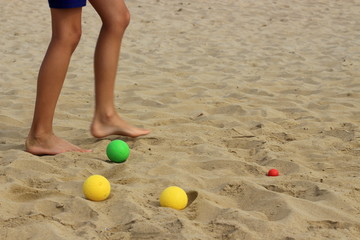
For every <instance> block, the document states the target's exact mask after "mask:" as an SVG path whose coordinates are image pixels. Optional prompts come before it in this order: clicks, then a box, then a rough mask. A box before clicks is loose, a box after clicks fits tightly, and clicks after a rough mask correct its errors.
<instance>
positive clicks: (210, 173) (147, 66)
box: [0, 0, 360, 240]
mask: <svg viewBox="0 0 360 240" xmlns="http://www.w3.org/2000/svg"><path fill="white" fill-rule="evenodd" d="M0 3H1V5H2V7H1V9H0V33H1V37H0V52H1V58H0V84H1V88H0V92H1V94H0V105H1V113H0V183H1V184H0V193H1V194H0V235H1V239H17V240H18V239H72V240H76V239H189V240H195V239H196V240H200V239H201V240H202V239H205V240H206V239H250V240H252V239H259V240H260V239H281V240H293V239H296V240H299V239H300V240H301V239H304V240H305V239H306V240H308V239H359V238H360V237H359V236H360V202H359V200H360V136H359V124H360V107H359V105H360V80H359V78H360V71H359V69H360V35H359V32H360V17H359V12H360V2H359V1H356V0H353V1H351V0H347V1H336V0H318V1H310V0H293V1H286V0H268V1H267V0H259V1H253V0H220V1H219V0H217V1H215V0H207V1H187V0H171V1H165V0H131V1H130V0H129V1H127V5H128V7H129V9H130V11H131V14H132V20H131V24H130V26H129V28H128V30H127V32H126V35H125V38H124V40H123V46H122V53H121V59H120V64H119V70H118V77H117V84H116V103H117V108H118V110H119V112H120V113H121V115H122V116H123V118H124V119H126V120H127V121H129V122H131V123H132V124H134V125H137V126H141V127H144V128H148V129H151V130H152V133H151V134H150V135H148V136H144V137H140V138H138V139H130V138H124V137H119V136H111V137H108V138H105V139H95V138H93V137H92V136H91V135H90V133H89V125H90V123H91V118H92V114H93V108H94V94H93V71H92V57H93V50H94V46H95V43H96V38H97V33H98V30H99V28H100V24H101V22H100V20H99V18H98V17H97V15H96V13H95V11H94V10H93V8H92V7H91V5H88V6H87V7H85V8H84V10H83V36H82V40H81V42H80V45H79V46H78V49H77V50H76V52H75V53H74V56H73V58H72V62H71V67H70V69H69V72H68V75H67V78H66V81H65V85H64V88H63V91H62V94H61V97H60V99H59V102H58V107H57V112H56V117H55V120H54V126H55V131H56V134H57V135H59V136H61V137H63V138H65V139H67V140H69V141H71V142H73V143H75V144H77V145H79V146H81V147H84V148H91V149H93V152H92V153H84V154H81V153H64V154H59V155H57V156H42V157H38V156H33V155H31V154H29V153H27V152H25V151H24V139H25V138H26V136H27V133H28V130H29V127H30V124H31V120H32V114H33V107H34V99H35V91H36V77H37V73H38V69H39V66H40V63H41V60H42V58H43V55H44V53H45V50H46V48H47V44H48V41H49V38H50V34H51V29H50V22H49V16H50V15H49V9H48V6H47V3H46V1H39V0H36V1H22V0H12V1H9V0H0ZM113 139H122V140H124V141H126V142H127V143H128V144H129V146H130V148H131V155H130V157H129V159H128V160H127V161H126V162H125V163H123V164H115V163H111V162H109V161H108V159H107V157H106V154H105V149H106V146H107V144H108V143H109V142H110V141H111V140H113ZM271 168H276V169H278V170H279V172H280V176H278V177H268V176H266V173H267V171H268V170H269V169H271ZM92 174H101V175H103V176H105V177H106V178H107V179H108V180H109V181H110V182H111V186H112V192H111V195H110V197H109V199H107V200H106V201H103V202H92V201H89V200H86V199H85V198H84V195H83V193H82V184H83V182H84V181H85V179H86V178H87V177H88V176H90V175H92ZM173 185H174V186H179V187H181V188H183V189H184V190H185V191H187V193H188V195H189V199H190V204H189V205H188V207H187V208H186V209H184V210H181V211H178V210H174V209H170V208H162V207H160V206H159V196H160V193H161V192H162V190H163V189H165V188H166V187H168V186H173Z"/></svg>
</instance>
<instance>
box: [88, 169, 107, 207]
mask: <svg viewBox="0 0 360 240" xmlns="http://www.w3.org/2000/svg"><path fill="white" fill-rule="evenodd" d="M110 190H111V187H110V182H109V181H108V180H107V179H106V178H105V177H103V176H101V175H92V176H90V177H88V178H87V179H86V181H85V182H84V184H83V192H84V195H85V197H86V198H87V199H89V200H92V201H103V200H105V199H107V198H108V197H109V195H110Z"/></svg>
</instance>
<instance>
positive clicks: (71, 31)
mask: <svg viewBox="0 0 360 240" xmlns="http://www.w3.org/2000/svg"><path fill="white" fill-rule="evenodd" d="M51 16H52V32H53V33H52V39H51V42H50V44H49V48H48V50H47V52H46V55H45V57H44V60H43V62H42V65H41V68H40V71H39V76H38V83H37V94H36V103H35V111H34V118H33V123H32V126H31V129H30V132H29V135H28V138H27V139H26V143H25V145H26V151H28V152H30V153H32V154H36V155H45V154H50V155H53V154H58V153H62V152H68V151H79V152H86V151H88V150H84V149H81V148H79V147H77V146H75V145H73V144H71V143H69V142H67V141H65V140H63V139H61V138H59V137H57V136H55V135H54V133H53V118H54V113H55V107H56V103H57V100H58V98H59V95H60V92H61V88H62V86H63V83H64V79H65V76H66V72H67V69H68V66H69V62H70V58H71V55H72V53H73V52H74V50H75V48H76V46H77V44H78V42H79V40H80V36H81V8H73V9H66V10H65V9H51Z"/></svg>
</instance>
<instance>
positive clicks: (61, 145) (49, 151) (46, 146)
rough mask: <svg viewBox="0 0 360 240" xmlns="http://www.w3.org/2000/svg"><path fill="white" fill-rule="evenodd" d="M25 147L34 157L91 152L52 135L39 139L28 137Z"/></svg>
mask: <svg viewBox="0 0 360 240" xmlns="http://www.w3.org/2000/svg"><path fill="white" fill-rule="evenodd" d="M25 147H26V151H27V152H29V153H32V154H34V155H56V154H59V153H64V152H91V150H87V149H82V148H80V147H78V146H75V145H73V144H71V143H69V142H68V141H66V140H64V139H62V138H59V137H57V136H55V135H53V134H51V135H48V136H45V137H41V138H35V137H31V136H29V137H28V138H27V139H26V143H25Z"/></svg>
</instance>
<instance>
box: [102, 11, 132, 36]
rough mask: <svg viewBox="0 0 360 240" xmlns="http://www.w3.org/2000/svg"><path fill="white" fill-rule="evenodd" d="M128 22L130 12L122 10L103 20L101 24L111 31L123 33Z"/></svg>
mask: <svg viewBox="0 0 360 240" xmlns="http://www.w3.org/2000/svg"><path fill="white" fill-rule="evenodd" d="M129 23H130V12H129V10H127V9H126V10H124V12H122V13H121V14H114V16H113V17H111V18H110V19H108V20H107V21H104V22H103V26H104V27H105V28H107V29H110V30H111V31H112V32H113V33H116V34H123V33H124V31H125V30H126V28H127V27H128V25H129Z"/></svg>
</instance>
